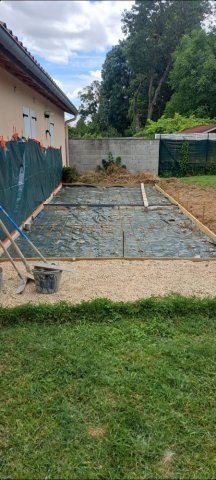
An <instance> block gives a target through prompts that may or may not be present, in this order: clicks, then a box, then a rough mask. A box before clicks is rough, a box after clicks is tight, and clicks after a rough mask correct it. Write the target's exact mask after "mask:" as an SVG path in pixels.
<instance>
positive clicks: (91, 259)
mask: <svg viewBox="0 0 216 480" xmlns="http://www.w3.org/2000/svg"><path fill="white" fill-rule="evenodd" d="M26 260H27V262H28V263H34V262H38V261H40V258H39V257H28V258H26ZM149 260H150V261H153V262H157V261H159V262H161V261H162V262H164V261H165V262H167V261H168V262H169V261H178V262H179V261H187V262H215V261H216V257H47V261H48V262H49V263H50V262H56V263H61V262H100V261H103V262H104V261H106V262H107V261H109V262H110V261H111V262H113V261H115V262H116V261H121V262H122V261H124V262H146V261H149ZM14 261H15V262H21V261H22V260H21V259H20V258H14ZM5 262H6V263H8V262H9V260H8V259H7V258H0V263H5Z"/></svg>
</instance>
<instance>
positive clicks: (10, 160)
mask: <svg viewBox="0 0 216 480" xmlns="http://www.w3.org/2000/svg"><path fill="white" fill-rule="evenodd" d="M61 175H62V156H61V150H60V149H55V148H47V149H45V148H41V146H40V144H39V143H37V142H35V141H34V140H29V141H28V142H22V141H18V142H16V141H14V140H11V141H9V142H7V143H6V148H3V147H1V146H0V205H2V207H3V208H4V209H5V210H6V211H7V212H8V213H9V214H10V215H11V216H12V217H13V218H14V220H15V221H16V223H18V225H20V224H21V223H22V222H23V221H24V220H25V219H26V218H27V217H28V216H29V215H31V213H32V212H33V211H34V210H35V208H36V207H37V206H38V205H39V204H40V203H41V202H43V201H44V200H46V198H48V197H49V195H50V194H51V192H52V191H53V190H54V189H55V187H56V186H57V185H58V184H59V182H60V181H61ZM0 218H1V219H2V220H3V221H4V223H5V224H6V226H7V227H8V229H9V230H10V231H12V230H13V228H12V227H11V225H10V224H9V223H8V222H6V219H5V217H4V216H3V214H0ZM0 238H4V235H3V234H2V232H0Z"/></svg>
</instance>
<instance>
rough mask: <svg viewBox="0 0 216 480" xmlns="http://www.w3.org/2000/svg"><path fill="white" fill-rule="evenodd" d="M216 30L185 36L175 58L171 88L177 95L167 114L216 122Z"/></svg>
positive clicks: (168, 106)
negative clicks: (177, 114)
mask: <svg viewBox="0 0 216 480" xmlns="http://www.w3.org/2000/svg"><path fill="white" fill-rule="evenodd" d="M215 79H216V29H214V30H212V32H210V33H205V32H204V31H194V32H193V33H192V35H191V36H185V37H184V38H183V39H182V42H181V45H180V46H179V48H178V49H177V50H176V52H175V55H174V64H173V68H172V70H171V73H170V84H171V86H172V88H173V90H174V93H173V95H172V97H171V99H170V101H169V102H168V104H167V106H166V114H167V115H168V116H169V115H170V116H173V115H174V114H175V112H178V113H180V114H182V115H186V116H188V115H190V114H192V113H194V114H195V115H197V116H201V117H202V116H204V117H206V116H207V117H210V118H214V117H215V114H216V83H215Z"/></svg>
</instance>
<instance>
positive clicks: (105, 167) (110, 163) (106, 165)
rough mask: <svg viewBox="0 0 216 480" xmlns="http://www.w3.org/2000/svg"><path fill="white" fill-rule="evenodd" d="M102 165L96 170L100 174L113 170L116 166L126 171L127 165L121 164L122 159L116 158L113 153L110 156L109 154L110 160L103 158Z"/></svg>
mask: <svg viewBox="0 0 216 480" xmlns="http://www.w3.org/2000/svg"><path fill="white" fill-rule="evenodd" d="M101 163H102V165H99V166H98V167H97V168H96V170H97V171H98V172H100V171H103V172H108V171H110V170H112V167H115V166H116V167H119V168H124V169H126V165H122V164H121V157H116V158H115V157H114V156H113V154H112V153H111V152H109V154H108V159H107V160H105V159H104V158H103V160H102V162H101Z"/></svg>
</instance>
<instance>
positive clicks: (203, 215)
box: [202, 205, 205, 222]
mask: <svg viewBox="0 0 216 480" xmlns="http://www.w3.org/2000/svg"><path fill="white" fill-rule="evenodd" d="M204 217H205V205H203V213H202V222H204Z"/></svg>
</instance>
